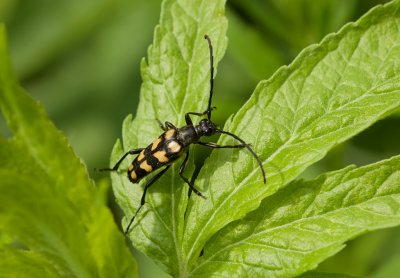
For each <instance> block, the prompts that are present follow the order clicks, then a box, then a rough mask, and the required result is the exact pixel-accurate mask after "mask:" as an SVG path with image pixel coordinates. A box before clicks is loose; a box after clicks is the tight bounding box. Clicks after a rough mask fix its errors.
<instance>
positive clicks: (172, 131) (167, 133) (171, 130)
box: [165, 128, 175, 140]
mask: <svg viewBox="0 0 400 278" xmlns="http://www.w3.org/2000/svg"><path fill="white" fill-rule="evenodd" d="M174 134H175V129H173V128H171V129H169V130H168V131H167V132H165V139H166V140H168V139H170V138H171V137H172V136H173V135H174Z"/></svg>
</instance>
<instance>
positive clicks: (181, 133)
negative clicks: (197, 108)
mask: <svg viewBox="0 0 400 278" xmlns="http://www.w3.org/2000/svg"><path fill="white" fill-rule="evenodd" d="M204 38H205V39H206V40H207V42H208V46H209V49H210V68H211V70H210V71H211V76H210V97H209V99H208V106H207V110H206V111H204V112H202V113H198V112H188V113H186V114H185V121H186V126H184V127H181V128H177V127H176V126H174V125H173V124H171V123H170V122H165V125H163V124H162V123H161V122H159V124H160V127H161V128H162V129H163V130H164V133H162V134H161V135H160V136H159V137H158V138H157V139H156V140H154V141H153V142H152V143H151V144H150V145H148V146H147V147H146V148H138V149H132V150H130V151H128V152H127V153H125V154H124V155H123V156H122V157H121V158H120V159H119V160H118V162H117V163H116V164H115V166H114V167H113V168H105V169H101V170H103V171H117V170H118V168H119V165H120V164H121V162H122V161H123V160H124V159H125V157H126V156H128V155H135V154H137V155H138V156H136V157H135V159H134V160H133V161H132V163H131V164H130V165H129V167H128V178H129V180H130V181H131V182H132V183H137V182H139V181H140V180H141V179H142V178H143V177H145V176H147V175H148V174H150V173H151V172H154V171H155V170H157V169H158V168H161V167H163V166H166V167H165V168H164V169H163V170H161V171H160V172H158V173H157V174H155V175H154V176H153V177H152V178H151V179H150V180H149V181H148V182H147V184H146V185H145V187H144V191H143V195H142V198H141V202H140V206H139V207H138V209H137V210H136V212H135V214H134V215H133V217H132V218H131V220H130V222H129V224H128V226H127V227H126V230H125V233H128V231H129V228H130V227H131V225H132V223H133V221H134V219H135V217H136V215H137V214H138V212H139V210H140V209H141V208H142V206H143V205H144V203H145V198H146V192H147V190H148V189H149V187H150V186H151V185H152V184H154V182H155V181H157V180H158V179H159V178H160V177H161V176H162V175H163V174H164V173H165V172H166V171H167V170H168V169H169V167H170V166H171V165H170V164H171V163H172V162H174V161H175V160H177V159H178V158H179V157H181V156H182V155H183V154H185V158H184V160H183V162H182V164H181V166H180V168H179V175H180V176H181V178H182V179H183V180H184V181H185V182H186V183H187V184H188V185H189V187H190V188H191V189H192V190H193V192H195V193H196V194H197V195H198V196H200V197H202V198H204V199H205V198H206V197H204V196H203V194H201V192H200V191H198V190H197V189H196V188H195V187H194V185H193V184H192V183H191V182H190V181H189V180H188V179H187V178H186V177H185V176H183V171H184V170H185V167H186V164H187V161H188V158H189V146H190V145H191V144H199V145H203V146H206V147H210V148H214V149H220V148H247V149H248V150H249V151H250V153H251V154H252V155H253V156H254V158H255V159H256V160H257V162H258V165H259V166H260V169H261V172H262V175H263V180H264V183H266V178H265V171H264V168H263V165H262V163H261V160H260V158H259V157H258V156H257V154H256V153H255V152H254V151H253V149H252V148H251V147H250V145H249V144H247V143H246V142H244V141H243V140H242V139H240V138H239V137H238V136H236V135H235V134H233V133H230V132H227V131H224V130H221V129H219V128H218V127H217V126H216V125H215V124H214V123H213V122H212V121H211V111H212V109H213V107H211V101H212V95H213V85H214V56H213V48H212V44H211V40H210V38H209V37H208V36H207V35H205V36H204ZM190 115H195V116H205V115H207V118H206V119H202V120H201V121H200V122H199V124H198V125H193V122H192V119H191V118H190ZM215 133H222V134H226V135H229V136H232V137H233V138H235V139H236V140H238V141H239V142H240V143H241V144H238V145H226V146H220V145H217V144H215V143H213V142H201V141H199V139H200V138H201V137H203V136H211V135H214V134H215Z"/></svg>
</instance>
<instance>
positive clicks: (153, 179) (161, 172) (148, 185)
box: [125, 165, 170, 234]
mask: <svg viewBox="0 0 400 278" xmlns="http://www.w3.org/2000/svg"><path fill="white" fill-rule="evenodd" d="M169 167H170V165H168V166H167V167H165V168H164V169H163V170H162V171H160V172H158V173H157V174H156V175H154V176H153V177H152V178H151V179H150V180H149V181H148V182H147V184H146V185H145V187H144V191H143V195H142V198H141V200H140V206H139V207H138V209H137V210H136V212H135V214H134V215H133V216H132V218H131V220H130V221H129V224H128V226H127V227H126V229H125V234H127V233H128V232H129V229H130V227H131V225H132V223H133V220H135V217H136V215H137V214H138V213H139V211H140V209H141V208H142V207H143V205H144V203H145V202H146V193H147V189H149V187H150V186H152V185H153V184H154V183H155V182H156V181H157V180H158V179H159V178H160V177H161V176H162V175H163V174H164V173H165V172H166V171H167V170H168V169H169Z"/></svg>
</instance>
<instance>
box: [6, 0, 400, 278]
mask: <svg viewBox="0 0 400 278" xmlns="http://www.w3.org/2000/svg"><path fill="white" fill-rule="evenodd" d="M384 2H385V1H377V0H375V1H372V0H358V1H356V0H319V1H315V0H314V1H312V0H248V1H243V0H228V2H227V11H226V12H227V17H228V20H229V31H228V37H229V46H228V50H227V53H226V55H225V57H224V59H223V61H222V62H221V63H220V64H219V66H218V75H217V77H216V88H215V92H216V94H215V100H214V101H215V105H216V106H217V107H218V110H216V112H215V114H214V115H215V121H216V122H217V123H219V124H221V125H222V123H223V122H224V121H225V120H226V118H227V117H228V116H229V115H230V114H232V113H234V112H235V111H237V110H238V109H239V107H240V106H241V105H242V104H243V103H244V102H245V101H246V99H247V98H248V97H249V95H250V94H251V93H252V91H253V90H254V88H255V86H256V84H257V83H258V82H259V81H260V80H262V79H267V78H269V77H270V76H271V75H272V74H273V73H274V72H275V71H276V69H278V68H279V67H280V66H282V65H285V64H289V63H290V62H291V61H292V60H293V59H294V58H295V57H296V56H297V54H298V53H299V52H300V51H301V50H302V49H303V48H304V47H306V46H308V45H309V44H312V43H317V42H319V41H320V40H321V39H322V38H323V37H324V36H325V35H326V34H328V33H330V32H335V31H338V30H339V29H340V28H341V26H343V25H344V24H345V23H346V22H349V21H354V20H356V19H357V18H359V17H360V16H361V15H362V14H364V13H365V12H366V11H368V10H369V9H370V8H371V7H373V6H375V5H377V4H380V3H384ZM160 5H161V0H146V1H139V0H117V1H115V0H86V1H80V0H58V1H54V0H35V1H28V0H0V21H2V22H5V24H6V27H7V30H8V36H9V47H10V51H11V54H12V60H13V65H14V69H15V72H16V74H17V76H18V79H19V80H20V82H21V84H22V85H23V87H24V88H25V89H26V90H27V91H28V92H29V93H30V94H31V95H32V96H33V97H34V98H35V99H37V100H39V101H40V102H41V103H42V104H43V105H44V106H45V108H46V110H47V112H48V114H49V116H50V118H51V119H52V120H53V121H54V122H55V124H56V125H57V127H58V128H60V129H61V130H63V131H64V133H65V134H66V136H67V137H68V138H69V141H70V142H71V144H72V146H73V148H74V149H75V151H76V153H77V154H78V155H79V156H80V157H81V158H82V160H83V161H84V162H85V163H86V165H87V167H88V169H89V171H90V174H91V176H92V177H93V178H94V179H95V180H97V179H100V178H104V175H100V174H99V173H97V172H95V171H94V170H93V169H94V168H98V167H103V166H106V165H108V164H109V162H108V157H109V154H110V152H111V148H112V146H113V144H114V143H115V140H116V138H118V137H120V130H121V124H122V120H123V119H124V117H125V116H126V115H127V114H129V113H133V114H135V109H136V106H137V103H138V99H139V89H140V83H141V78H140V72H139V62H140V59H141V58H142V57H144V56H146V51H147V47H148V45H149V44H150V43H151V41H152V34H153V29H154V26H155V25H156V24H157V22H158V18H159V12H160ZM222 103H224V105H222ZM165 120H167V119H165ZM399 124H400V119H399V113H397V114H396V115H394V116H391V117H390V118H387V119H385V120H382V121H380V122H378V123H377V124H375V125H374V126H373V127H371V128H369V129H368V130H366V131H365V132H363V133H362V134H360V135H358V136H357V137H355V138H353V139H352V140H350V141H349V142H346V143H345V144H342V145H340V146H338V147H336V148H335V149H334V150H332V151H331V152H330V153H329V154H328V156H327V157H326V158H325V159H323V160H322V161H321V162H319V163H318V164H316V165H314V166H313V167H311V168H310V169H308V170H307V171H306V173H304V175H303V177H304V178H312V177H315V175H317V174H319V173H321V172H324V171H327V170H334V169H340V168H342V167H344V166H345V165H348V164H351V163H355V164H357V165H359V166H361V165H365V164H368V163H372V162H374V161H378V160H381V159H384V158H389V157H390V156H392V155H395V154H399V153H400V144H399V143H398V142H400V128H397V129H396V128H394V127H399V126H400V125H399ZM0 133H1V135H2V136H10V133H9V131H8V130H7V128H6V126H5V123H4V120H3V119H2V118H0ZM199 159H200V160H201V158H199ZM112 199H113V198H110V206H112V207H113V210H114V211H117V209H116V208H115V205H113V202H112ZM116 215H118V212H117V213H116ZM119 217H120V216H116V218H117V219H118V218H119ZM118 221H119V220H117V222H118ZM399 235H400V229H398V228H394V229H388V230H383V231H378V232H375V233H371V234H368V235H365V236H362V237H360V238H358V239H356V240H353V241H352V242H350V243H349V244H348V247H346V248H345V249H344V250H343V251H342V252H340V253H339V254H337V255H336V256H334V257H333V258H331V259H329V260H327V261H326V262H324V263H323V264H322V265H321V266H320V267H319V268H318V270H320V271H328V272H339V273H346V274H349V275H355V276H370V277H396V276H397V274H398V273H400V236H399ZM135 256H136V257H137V258H138V261H139V268H140V273H141V277H162V276H161V272H160V270H159V269H158V268H157V267H156V266H155V265H154V264H153V263H152V262H151V261H149V260H148V259H146V258H145V257H144V256H143V255H140V254H137V252H135Z"/></svg>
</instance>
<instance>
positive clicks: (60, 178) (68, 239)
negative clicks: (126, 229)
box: [0, 25, 137, 277]
mask: <svg viewBox="0 0 400 278" xmlns="http://www.w3.org/2000/svg"><path fill="white" fill-rule="evenodd" d="M0 61H1V62H0V108H1V111H2V114H3V116H4V118H5V119H6V121H7V124H8V126H9V127H10V129H11V131H12V133H13V137H12V138H11V139H5V138H0V161H1V163H2V168H1V170H0V180H1V183H0V192H1V194H0V204H1V205H0V228H1V232H0V234H1V238H3V239H4V240H1V241H0V253H1V255H0V256H1V258H2V259H1V260H0V276H2V277H71V276H72V277H135V276H136V272H137V267H136V263H135V261H134V260H133V258H132V257H131V256H130V253H129V250H128V249H127V247H126V246H125V244H124V239H123V237H122V235H121V234H120V232H119V231H118V229H117V227H116V225H115V224H114V222H113V218H112V215H111V213H110V211H109V210H108V209H107V207H106V205H105V203H104V201H103V199H104V197H103V196H102V195H101V194H100V192H101V191H97V190H96V189H95V187H94V184H93V182H92V181H91V180H90V179H89V178H88V175H87V171H86V168H85V166H84V165H83V164H82V163H81V162H80V160H79V158H78V157H76V155H75V154H74V152H73V151H72V149H71V148H70V146H69V145H68V142H67V140H66V139H65V137H64V136H63V135H62V134H61V133H60V132H59V131H58V130H57V129H56V128H55V127H54V125H53V124H52V123H51V122H50V120H49V119H48V118H47V116H46V114H45V112H44V110H43V108H42V107H41V106H40V105H39V104H38V103H36V102H35V101H33V100H32V99H31V98H30V97H29V96H28V95H27V94H26V93H25V92H24V91H23V90H22V89H21V88H20V86H19V85H18V84H17V82H16V79H15V77H14V75H13V73H12V71H11V65H10V61H9V58H8V51H7V47H6V36H5V29H4V26H3V25H0Z"/></svg>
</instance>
